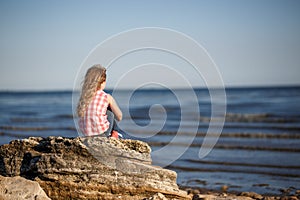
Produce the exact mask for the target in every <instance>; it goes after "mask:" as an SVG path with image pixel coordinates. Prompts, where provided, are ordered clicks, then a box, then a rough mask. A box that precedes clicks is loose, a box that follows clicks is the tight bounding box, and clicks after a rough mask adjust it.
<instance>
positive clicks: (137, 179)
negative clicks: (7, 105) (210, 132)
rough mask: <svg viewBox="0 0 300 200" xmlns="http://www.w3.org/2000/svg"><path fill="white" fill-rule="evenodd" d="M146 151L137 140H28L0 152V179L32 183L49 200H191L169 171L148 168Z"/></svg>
mask: <svg viewBox="0 0 300 200" xmlns="http://www.w3.org/2000/svg"><path fill="white" fill-rule="evenodd" d="M150 152H151V149H150V147H149V146H148V145H147V144H146V143H144V142H141V141H136V140H116V139H113V138H110V139H108V138H104V137H89V138H74V139H71V138H63V137H48V138H41V137H36V138H33V137H31V138H28V139H24V140H15V141H12V142H11V143H10V144H7V145H2V146H1V147H0V175H3V176H8V177H12V176H22V177H25V178H27V179H30V180H35V181H37V182H38V183H39V184H40V186H41V187H42V188H43V189H44V191H45V192H46V194H47V195H48V196H49V197H50V198H51V199H53V200H56V199H57V200H58V199H63V200H66V199H143V198H149V197H151V196H153V195H155V194H157V193H161V194H163V195H164V196H165V197H166V198H168V199H190V197H189V196H188V195H187V193H186V192H185V191H182V190H180V189H179V188H178V186H177V184H176V178H177V174H176V173H175V172H174V171H171V170H167V169H163V168H161V167H157V166H152V165H151V156H150Z"/></svg>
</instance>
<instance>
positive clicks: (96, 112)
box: [79, 90, 109, 136]
mask: <svg viewBox="0 0 300 200" xmlns="http://www.w3.org/2000/svg"><path fill="white" fill-rule="evenodd" d="M107 107H108V99H107V94H106V93H105V92H104V91H103V90H98V91H97V92H96V95H95V96H94V98H93V99H92V101H91V102H90V104H89V105H88V107H87V108H86V111H85V115H84V118H83V119H81V120H80V121H79V126H80V129H81V131H82V132H83V134H84V135H86V136H93V135H100V134H103V133H104V132H105V131H106V130H107V129H108V128H109V122H108V120H107V115H106V111H107Z"/></svg>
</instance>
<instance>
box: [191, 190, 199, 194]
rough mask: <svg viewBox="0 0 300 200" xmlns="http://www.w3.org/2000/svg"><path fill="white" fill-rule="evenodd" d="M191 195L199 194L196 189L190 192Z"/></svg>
mask: <svg viewBox="0 0 300 200" xmlns="http://www.w3.org/2000/svg"><path fill="white" fill-rule="evenodd" d="M192 193H193V194H200V191H199V190H197V189H195V190H192Z"/></svg>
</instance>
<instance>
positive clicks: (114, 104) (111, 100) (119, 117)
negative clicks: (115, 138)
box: [108, 94, 122, 121]
mask: <svg viewBox="0 0 300 200" xmlns="http://www.w3.org/2000/svg"><path fill="white" fill-rule="evenodd" d="M108 102H109V106H110V108H111V110H112V112H113V113H114V114H115V117H116V119H117V120H118V121H121V120H122V111H121V110H120V108H119V106H118V104H117V102H116V101H115V99H114V98H113V97H112V96H111V95H110V94H108Z"/></svg>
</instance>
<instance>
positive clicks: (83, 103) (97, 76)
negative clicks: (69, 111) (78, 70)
mask: <svg viewBox="0 0 300 200" xmlns="http://www.w3.org/2000/svg"><path fill="white" fill-rule="evenodd" d="M104 81H106V69H105V68H104V67H102V66H101V65H99V64H96V65H93V66H92V67H91V68H89V69H88V71H87V72H86V74H85V78H84V82H83V85H82V90H81V94H80V99H79V102H78V105H77V115H78V117H83V116H84V113H85V110H86V108H87V106H88V105H89V103H90V102H91V100H92V99H93V97H94V96H95V94H96V92H97V90H99V89H100V86H101V84H102V83H103V82H104Z"/></svg>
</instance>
